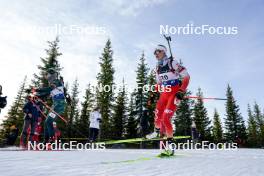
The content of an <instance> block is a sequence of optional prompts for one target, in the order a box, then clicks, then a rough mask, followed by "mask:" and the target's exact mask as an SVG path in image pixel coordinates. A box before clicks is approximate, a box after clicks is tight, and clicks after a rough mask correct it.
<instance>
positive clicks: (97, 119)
mask: <svg viewBox="0 0 264 176" xmlns="http://www.w3.org/2000/svg"><path fill="white" fill-rule="evenodd" d="M89 120H90V128H89V142H94V141H96V139H97V136H98V134H99V129H100V123H101V122H102V116H101V114H100V112H99V107H96V108H94V110H93V111H92V112H91V113H90V119H89Z"/></svg>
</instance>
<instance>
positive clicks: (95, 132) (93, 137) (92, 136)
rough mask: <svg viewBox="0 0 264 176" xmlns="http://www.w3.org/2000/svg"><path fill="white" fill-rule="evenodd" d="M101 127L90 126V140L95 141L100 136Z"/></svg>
mask: <svg viewBox="0 0 264 176" xmlns="http://www.w3.org/2000/svg"><path fill="white" fill-rule="evenodd" d="M98 133H99V129H97V128H90V130H89V140H90V141H92V142H94V141H95V140H96V138H97V136H98Z"/></svg>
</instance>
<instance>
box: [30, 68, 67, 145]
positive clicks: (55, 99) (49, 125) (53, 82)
mask: <svg viewBox="0 0 264 176" xmlns="http://www.w3.org/2000/svg"><path fill="white" fill-rule="evenodd" d="M46 79H47V80H48V83H49V86H48V87H43V88H39V89H35V90H34V92H35V96H36V97H37V98H38V99H40V98H39V97H46V96H51V98H52V107H51V108H50V109H49V110H50V111H49V113H48V115H47V118H46V120H45V123H44V136H45V140H44V143H52V142H54V141H55V140H56V136H55V129H54V122H56V119H57V118H58V116H61V115H62V114H63V113H64V111H65V106H66V102H65V89H64V85H63V82H62V81H61V79H60V78H59V75H58V73H57V72H56V71H55V70H54V69H49V70H48V72H47V74H46Z"/></svg>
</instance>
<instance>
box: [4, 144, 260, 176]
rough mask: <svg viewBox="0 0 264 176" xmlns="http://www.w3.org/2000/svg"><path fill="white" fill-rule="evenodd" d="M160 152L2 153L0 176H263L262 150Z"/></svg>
mask: <svg viewBox="0 0 264 176" xmlns="http://www.w3.org/2000/svg"><path fill="white" fill-rule="evenodd" d="M158 153H159V150H128V149H123V150H122V149H115V150H110V149H107V150H104V151H101V150H100V151H95V150H93V151H57V152H56V151H44V152H43V151H42V152H40V151H39V152H38V151H1V150H0V175H2V176H20V175H21V176H22V175H27V176H31V175H44V176H52V175H56V176H60V175H63V176H75V175H85V176H89V175H93V176H96V175H100V176H104V175H105V176H111V175H115V176H119V175H120V176H134V175H139V176H154V175H159V176H161V175H162V176H165V175H168V176H175V175H180V176H196V175H198V176H211V175H212V176H227V175H228V176H229V175H232V176H236V175H239V176H243V175H246V176H258V175H259V176H263V175H264V150H261V149H255V150H254V149H239V150H235V151H220V150H214V151H209V150H206V151H199V150H185V151H183V150H181V151H179V150H178V151H177V154H176V156H175V157H172V158H165V159H162V158H157V157H155V156H156V155H157V154H158Z"/></svg>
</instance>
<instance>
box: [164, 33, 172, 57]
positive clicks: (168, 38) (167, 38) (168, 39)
mask: <svg viewBox="0 0 264 176" xmlns="http://www.w3.org/2000/svg"><path fill="white" fill-rule="evenodd" d="M163 36H164V37H165V39H166V40H167V42H168V46H169V50H170V55H171V57H172V58H173V56H172V52H171V45H170V41H171V37H170V36H166V35H165V34H163Z"/></svg>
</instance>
